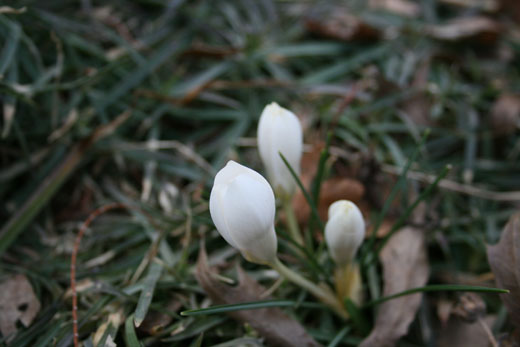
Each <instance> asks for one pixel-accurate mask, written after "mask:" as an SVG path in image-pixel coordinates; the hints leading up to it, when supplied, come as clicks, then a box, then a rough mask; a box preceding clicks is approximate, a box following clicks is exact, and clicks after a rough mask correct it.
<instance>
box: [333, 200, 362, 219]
mask: <svg viewBox="0 0 520 347" xmlns="http://www.w3.org/2000/svg"><path fill="white" fill-rule="evenodd" d="M352 209H355V210H358V211H359V209H358V207H357V206H356V204H354V203H353V202H352V201H350V200H338V201H336V202H334V203H332V204H331V205H330V206H329V218H332V216H334V215H335V214H338V213H345V214H347V213H349V211H350V210H352Z"/></svg>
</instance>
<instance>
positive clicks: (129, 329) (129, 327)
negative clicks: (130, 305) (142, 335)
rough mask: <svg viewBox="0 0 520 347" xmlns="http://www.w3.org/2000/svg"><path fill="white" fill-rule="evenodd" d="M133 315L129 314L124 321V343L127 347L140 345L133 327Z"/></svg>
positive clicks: (138, 346)
mask: <svg viewBox="0 0 520 347" xmlns="http://www.w3.org/2000/svg"><path fill="white" fill-rule="evenodd" d="M133 323H134V315H133V314H132V315H130V316H129V317H128V318H127V319H126V321H125V344H126V345H127V346H129V347H141V343H140V342H139V340H138V339H137V335H136V333H135V329H134V324H133Z"/></svg>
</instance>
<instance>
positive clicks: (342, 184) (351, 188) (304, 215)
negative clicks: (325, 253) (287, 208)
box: [293, 177, 365, 225]
mask: <svg viewBox="0 0 520 347" xmlns="http://www.w3.org/2000/svg"><path fill="white" fill-rule="evenodd" d="M364 193H365V187H364V186H363V184H362V183H361V182H359V181H358V180H355V179H351V178H341V177H333V178H330V179H328V180H325V181H323V183H322V184H321V189H320V198H319V202H318V213H319V215H320V218H321V219H322V220H327V214H328V209H329V206H330V205H331V204H332V203H333V202H334V201H337V200H341V199H345V200H350V201H352V202H354V203H356V204H357V203H359V201H360V200H361V198H362V197H363V195H364ZM293 207H294V211H295V214H296V219H297V220H298V223H300V224H302V225H303V224H306V223H307V221H308V219H309V216H310V212H311V210H310V207H309V204H308V203H307V200H306V199H305V197H304V196H303V193H302V192H301V190H298V191H297V192H296V193H295V194H294V198H293Z"/></svg>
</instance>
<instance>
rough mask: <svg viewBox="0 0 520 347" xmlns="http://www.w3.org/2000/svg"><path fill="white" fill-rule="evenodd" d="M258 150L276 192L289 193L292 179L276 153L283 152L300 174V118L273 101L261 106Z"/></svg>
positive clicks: (301, 147)
mask: <svg viewBox="0 0 520 347" xmlns="http://www.w3.org/2000/svg"><path fill="white" fill-rule="evenodd" d="M258 150H259V152H260V157H261V158H262V162H263V163H264V165H265V167H266V170H267V176H268V178H269V181H270V182H271V185H272V186H273V187H274V190H275V191H276V193H277V194H281V195H282V196H291V195H292V194H293V193H294V189H295V187H296V182H295V180H294V178H293V177H292V175H291V173H290V171H289V170H288V169H287V166H286V165H285V163H284V162H283V161H282V158H280V154H279V153H282V154H283V156H284V157H285V158H286V159H287V161H288V162H289V164H290V165H291V167H292V168H293V169H294V171H295V172H296V174H300V159H301V156H302V150H303V135H302V128H301V125H300V121H299V120H298V118H297V117H296V116H295V115H294V113H292V112H291V111H289V110H287V109H285V108H283V107H280V105H278V104H277V103H275V102H273V103H271V104H269V105H267V106H266V107H265V108H264V110H263V112H262V115H261V116H260V121H259V123H258Z"/></svg>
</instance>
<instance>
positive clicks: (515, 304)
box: [487, 213, 520, 328]
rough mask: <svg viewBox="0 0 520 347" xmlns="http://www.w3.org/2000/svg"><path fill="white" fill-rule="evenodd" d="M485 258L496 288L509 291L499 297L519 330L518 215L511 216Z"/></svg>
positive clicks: (519, 226) (519, 260)
mask: <svg viewBox="0 0 520 347" xmlns="http://www.w3.org/2000/svg"><path fill="white" fill-rule="evenodd" d="M487 256H488V261H489V265H490V266H491V270H492V271H493V273H494V274H495V281H496V283H497V287H499V288H505V289H508V290H509V293H508V294H500V297H501V299H502V301H503V302H504V304H505V305H506V308H507V310H508V311H509V314H510V315H511V323H513V324H514V325H515V326H516V327H517V328H520V213H516V214H514V215H513V216H511V218H510V219H509V221H508V223H507V225H506V226H505V228H504V230H503V231H502V235H501V236H500V241H499V242H498V243H497V244H496V245H494V246H488V247H487Z"/></svg>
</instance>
